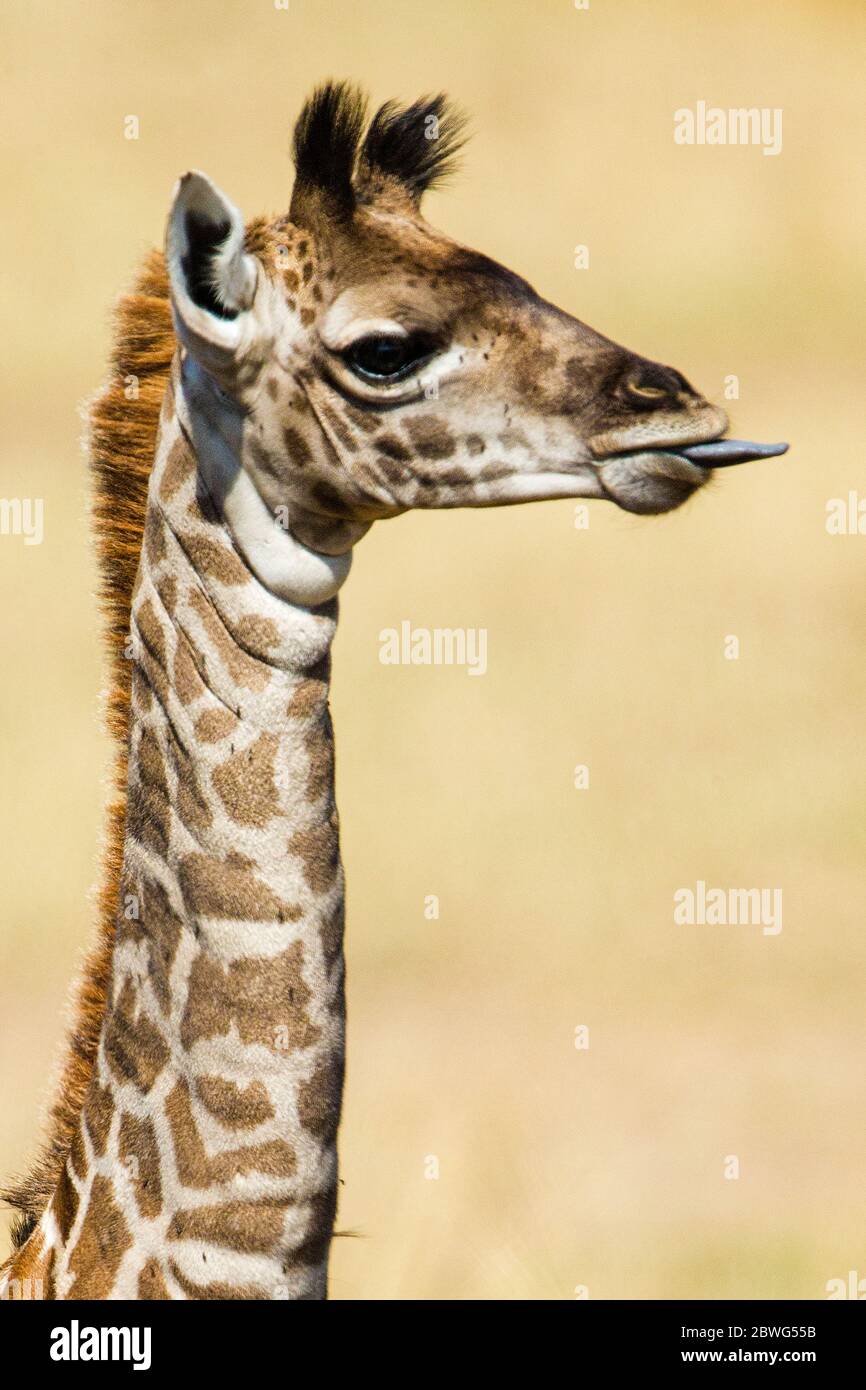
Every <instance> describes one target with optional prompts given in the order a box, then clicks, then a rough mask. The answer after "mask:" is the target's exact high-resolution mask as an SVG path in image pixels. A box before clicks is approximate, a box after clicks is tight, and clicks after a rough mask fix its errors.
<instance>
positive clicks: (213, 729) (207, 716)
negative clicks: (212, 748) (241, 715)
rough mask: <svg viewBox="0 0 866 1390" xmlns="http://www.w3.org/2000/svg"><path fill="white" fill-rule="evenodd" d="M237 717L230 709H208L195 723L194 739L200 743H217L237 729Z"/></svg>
mask: <svg viewBox="0 0 866 1390" xmlns="http://www.w3.org/2000/svg"><path fill="white" fill-rule="evenodd" d="M237 723H238V719H237V715H236V714H232V712H231V710H230V709H208V710H205V712H204V714H200V715H199V717H198V719H197V720H196V721H195V732H196V738H198V739H200V740H201V742H202V743H219V741H220V739H223V738H227V737H228V735H229V734H230V733H232V732H233V731H234V730H235V729H236V728H237Z"/></svg>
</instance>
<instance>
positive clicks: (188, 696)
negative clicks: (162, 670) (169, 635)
mask: <svg viewBox="0 0 866 1390" xmlns="http://www.w3.org/2000/svg"><path fill="white" fill-rule="evenodd" d="M174 688H175V691H176V692H177V697H178V699H179V700H180V701H181V703H182V704H184V705H191V704H192V702H193V700H197V699H198V697H199V695H201V694H202V693H203V692H204V690H205V689H206V688H207V687H206V686H205V683H204V681H203V680H202V678H201V676H200V675H199V673H198V667H197V666H196V664H195V662H194V661H193V658H192V653H191V651H190V646H189V642H188V641H187V639H186V637H185V636H184V635H183V633H180V634H179V635H178V641H177V646H176V648H175V653H174Z"/></svg>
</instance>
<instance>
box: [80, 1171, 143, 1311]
mask: <svg viewBox="0 0 866 1390" xmlns="http://www.w3.org/2000/svg"><path fill="white" fill-rule="evenodd" d="M131 1245H132V1236H131V1234H130V1232H129V1228H128V1226H127V1224H126V1222H125V1220H124V1218H123V1212H122V1211H121V1210H120V1208H119V1207H118V1206H117V1204H116V1202H115V1200H114V1193H113V1190H112V1186H111V1182H110V1181H109V1179H108V1178H104V1177H103V1176H102V1175H101V1174H97V1176H96V1177H95V1178H94V1180H93V1187H92V1188H91V1190H90V1200H89V1201H88V1204H87V1211H86V1212H85V1216H84V1220H83V1222H82V1224H81V1230H80V1232H79V1235H78V1240H77V1241H76V1242H75V1246H74V1248H73V1250H72V1254H71V1255H70V1257H69V1268H70V1270H71V1272H72V1274H73V1275H74V1276H75V1277H74V1279H73V1282H72V1286H71V1288H70V1290H69V1293H68V1295H67V1297H68V1298H70V1299H74V1298H93V1299H104V1298H106V1297H107V1295H108V1294H109V1293H110V1292H111V1286H112V1284H113V1283H114V1277H115V1275H116V1274H117V1271H118V1269H119V1268H120V1262H121V1260H122V1259H123V1256H124V1255H125V1253H126V1251H127V1250H128V1249H129V1247H130V1246H131Z"/></svg>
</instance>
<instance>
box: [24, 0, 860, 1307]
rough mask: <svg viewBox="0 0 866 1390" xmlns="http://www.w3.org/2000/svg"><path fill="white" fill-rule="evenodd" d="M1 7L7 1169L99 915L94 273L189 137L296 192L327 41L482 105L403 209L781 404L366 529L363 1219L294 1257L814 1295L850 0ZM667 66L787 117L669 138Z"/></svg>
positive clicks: (623, 1288) (693, 90)
mask: <svg viewBox="0 0 866 1390" xmlns="http://www.w3.org/2000/svg"><path fill="white" fill-rule="evenodd" d="M2 27H3V31H4V32H3V39H2V45H0V51H2V54H3V58H2V63H3V92H4V111H3V126H4V134H5V137H6V138H5V140H4V147H5V149H4V155H3V164H4V167H3V187H4V192H5V198H4V216H3V218H2V226H0V237H2V261H0V264H2V267H3V285H4V295H5V299H6V305H7V312H6V318H5V332H4V334H3V337H2V354H3V362H2V402H3V416H2V418H3V430H2V437H0V449H2V474H0V495H3V496H7V497H8V496H21V497H42V498H44V500H45V518H46V519H45V540H44V544H43V545H42V546H41V547H24V546H23V545H22V542H21V540H20V538H14V537H8V536H7V537H2V538H0V583H2V590H0V592H2V612H0V640H2V664H3V676H2V682H0V746H2V796H0V884H2V896H0V953H2V960H0V1026H2V1039H0V1170H2V1171H3V1172H4V1173H8V1172H9V1171H10V1170H12V1169H15V1168H18V1167H20V1166H21V1165H22V1164H23V1163H24V1162H25V1161H26V1159H27V1157H28V1155H29V1154H30V1153H31V1152H32V1150H33V1147H34V1145H35V1143H36V1140H37V1136H38V1134H39V1123H40V1111H41V1107H42V1106H43V1104H44V1102H45V1100H46V1098H47V1096H48V1094H49V1090H50V1078H51V1074H52V1065H53V1058H54V1057H55V1055H56V1052H57V1048H58V1045H59V1042H60V1038H61V1036H62V1029H63V1009H64V1004H65V999H66V995H67V986H68V981H69V978H70V976H71V974H72V972H73V970H74V968H75V966H76V964H77V962H78V960H79V958H80V953H81V950H82V947H83V945H84V943H85V941H86V940H87V939H88V935H89V932H90V923H91V920H92V916H93V911H92V906H91V902H90V901H89V898H88V893H89V886H90V885H91V883H92V882H93V880H94V878H95V872H96V867H95V866H96V850H97V843H98V836H99V833H100V825H101V809H102V800H103V794H104V779H105V771H106V760H107V749H106V743H105V740H104V737H103V735H102V733H101V730H100V724H99V716H98V708H97V697H98V693H99V690H100V685H101V660H100V648H99V640H98V628H97V617H96V608H95V601H94V597H93V591H94V584H95V570H94V562H93V556H92V554H91V551H90V548H89V540H88V526H87V519H86V482H85V470H84V464H83V461H82V458H81V456H80V454H79V447H78V435H79V421H78V419H77V416H76V408H77V406H78V403H79V402H80V401H81V400H82V398H84V397H85V396H86V395H87V394H89V393H90V392H91V391H92V390H93V389H94V388H95V387H96V385H97V384H98V383H99V381H100V379H101V377H102V374H103V371H104V363H105V359H106V351H107V343H108V314H109V307H110V305H111V302H112V300H113V298H114V296H115V295H116V294H117V293H118V292H119V290H120V289H121V288H122V287H123V286H124V284H125V283H127V282H128V281H129V279H130V277H131V275H132V272H133V269H134V267H135V265H136V263H137V262H138V260H139V258H140V256H141V255H142V253H143V252H144V251H145V249H146V248H147V247H149V246H150V245H151V244H152V243H154V242H159V241H160V240H161V237H162V229H163V222H164V217H165V214H166V211H167V208H168V203H169V199H170V195H171V188H172V184H173V182H174V180H175V178H176V177H177V176H178V174H180V173H181V172H183V171H184V170H185V169H187V168H188V167H191V166H193V167H200V168H203V169H205V170H207V171H208V172H209V173H210V174H211V176H212V177H214V178H215V179H216V180H217V181H218V182H219V183H220V184H221V185H222V187H223V188H224V189H225V190H226V191H227V192H228V193H229V195H230V196H231V197H232V198H233V199H234V200H235V201H236V202H237V203H238V204H239V206H241V207H242V208H243V209H244V211H245V213H246V214H247V215H252V214H254V213H256V212H259V211H264V210H268V209H270V210H273V211H277V210H282V209H284V208H285V206H286V202H287V198H288V192H289V188H290V182H291V175H290V167H289V161H288V155H287V151H288V131H289V128H290V124H291V122H292V120H293V118H294V116H295V115H296V114H297V111H298V109H299V106H300V104H301V101H302V99H303V98H304V96H305V94H306V93H307V92H308V90H309V89H310V87H311V86H312V84H313V83H314V82H315V81H316V80H319V79H321V78H322V77H325V76H328V75H335V76H349V77H353V78H356V79H358V80H360V81H362V82H363V83H364V84H365V85H367V86H368V87H369V89H370V90H371V92H372V95H373V97H374V98H375V99H376V100H384V99H385V98H388V97H391V96H399V97H402V98H406V99H411V98H413V97H414V96H416V95H417V94H419V93H420V92H424V91H429V90H438V89H440V88H442V87H444V88H447V89H448V90H449V91H450V92H451V93H452V95H453V96H454V97H456V98H457V99H458V100H459V101H460V102H461V103H463V104H464V105H465V106H466V107H468V108H469V109H470V111H471V113H472V118H473V125H474V130H475V136H474V138H473V140H472V143H471V144H470V146H469V148H468V150H467V152H466V157H465V160H464V166H463V172H462V175H461V177H460V178H459V180H458V181H457V182H456V183H455V184H454V185H453V187H452V188H451V189H450V190H448V191H443V192H441V193H437V194H435V195H433V196H431V197H430V198H429V204H428V208H427V212H428V216H430V218H431V220H434V221H436V222H437V223H438V224H439V225H440V226H442V227H444V228H445V229H446V230H447V231H449V232H450V233H451V234H452V235H454V236H456V237H457V238H459V239H460V240H462V241H464V242H467V243H469V244H471V245H473V246H476V247H478V248H479V249H482V250H484V251H486V252H487V253H488V254H490V255H493V256H495V257H497V258H498V259H500V260H502V261H504V262H506V263H507V264H509V265H511V266H512V267H513V268H515V269H517V270H519V271H520V272H521V273H523V274H524V275H526V277H527V278H528V279H530V280H531V281H532V282H533V283H534V284H535V285H536V287H537V288H538V289H539V290H540V291H541V292H542V293H543V294H544V295H545V296H546V297H548V298H550V299H553V300H554V301H556V302H557V303H559V304H561V305H562V306H563V307H564V308H565V309H567V310H568V311H570V312H572V313H575V314H577V315H578V316H579V317H582V318H584V319H586V320H587V321H588V322H589V323H591V324H592V325H593V326H595V327H596V328H598V329H600V330H601V331H602V332H604V333H606V334H608V335H609V336H611V337H613V338H615V339H617V340H619V341H620V342H623V343H625V344H626V345H628V346H629V347H631V348H633V349H635V350H637V351H639V352H642V353H644V354H646V355H648V356H651V357H655V358H658V359H660V360H662V361H666V362H670V363H672V364H673V365H675V366H677V367H678V368H679V369H681V370H682V371H683V372H685V374H686V375H687V376H688V377H689V378H690V379H691V380H692V381H693V382H694V383H695V384H696V385H698V386H700V388H701V389H703V390H704V391H705V392H706V394H708V395H710V396H711V397H714V398H715V399H718V400H720V399H721V398H722V392H723V383H724V379H725V377H726V376H727V375H728V374H731V373H735V374H737V375H738V377H739V379H740V399H739V401H738V402H734V403H733V404H732V406H731V410H732V415H733V424H734V427H735V430H736V432H738V433H740V434H745V435H747V436H752V437H755V438H760V439H776V438H780V437H781V438H789V439H790V440H791V441H792V445H793V447H792V450H791V453H790V455H789V456H788V458H787V459H786V460H785V461H784V462H778V461H775V462H770V463H766V464H763V465H757V464H756V465H752V466H751V467H749V468H744V469H741V470H734V471H732V472H728V473H723V474H720V475H719V476H718V478H717V480H716V482H715V484H714V485H713V487H712V488H710V489H707V490H706V491H705V493H704V494H703V495H701V496H700V497H699V498H697V499H695V500H694V502H693V503H692V504H691V505H690V506H688V507H687V508H685V509H684V510H683V511H682V512H679V513H676V514H675V515H672V516H670V517H667V518H662V519H658V520H653V519H640V518H634V517H629V516H626V515H624V514H622V513H619V512H617V511H616V510H615V509H614V508H613V507H612V506H609V505H605V504H591V522H590V527H589V529H588V530H587V531H577V530H575V529H574V527H573V507H572V505H571V504H570V503H568V502H558V503H548V504H543V505H540V506H536V507H534V508H520V509H508V510H505V511H502V512H499V513H496V512H487V513H465V514H441V515H435V514H430V515H417V516H409V517H405V518H402V519H401V520H399V521H396V522H390V523H386V524H383V525H381V526H379V527H376V528H374V531H373V532H372V533H371V535H370V536H369V537H368V538H367V539H366V540H365V541H364V542H363V544H362V545H361V546H360V547H359V549H358V553H357V556H356V561H355V570H354V572H353V575H352V578H351V581H350V583H349V584H348V586H347V588H346V589H345V591H344V598H343V609H342V626H341V631H340V634H339V636H338V639H337V645H336V661H335V680H334V695H333V704H334V714H335V720H336V726H337V741H338V792H339V799H340V809H341V814H342V821H343V827H344V856H345V860H346V868H347V875H348V884H349V899H348V901H349V926H348V966H349V1020H350V1027H349V1074H348V1090H347V1100H346V1111H345V1122H344V1125H343V1129H342V1174H343V1182H344V1185H343V1188H342V1199H341V1216H340V1224H341V1226H342V1228H344V1229H347V1230H351V1231H355V1232H357V1233H359V1235H360V1237H361V1238H360V1239H356V1240H341V1241H338V1242H337V1243H336V1249H335V1254H334V1261H333V1281H332V1284H333V1294H334V1296H335V1297H337V1298H344V1299H357V1298H366V1297H389V1298H423V1299H438V1298H506V1299H509V1298H544V1299H559V1298H571V1297H573V1296H574V1289H575V1287H576V1286H578V1285H585V1286H587V1287H588V1289H589V1293H590V1296H591V1297H592V1298H616V1297H620V1298H622V1297H625V1298H635V1297H646V1296H650V1297H656V1298H670V1297H685V1298H712V1297H727V1296H737V1297H747V1298H769V1297H783V1298H820V1297H822V1296H823V1295H824V1288H825V1284H826V1282H827V1280H828V1279H830V1278H832V1277H836V1276H846V1275H847V1271H848V1270H849V1269H851V1268H857V1269H858V1270H859V1272H860V1275H861V1276H864V1275H866V1242H864V1207H866V1188H864V1167H866V1129H864V1123H863V1114H864V1098H866V1097H864V1090H866V1086H864V1060H866V1059H864V1008H863V994H864V952H863V939H864V930H863V928H864V921H863V918H864V913H863V907H864V900H866V892H864V888H866V885H864V873H863V849H864V844H863V840H864V833H863V817H862V806H863V793H864V781H866V778H864V759H863V754H862V749H861V739H862V730H863V708H864V663H863V654H862V647H863V637H864V626H866V602H864V590H863V582H862V575H863V565H864V557H866V538H864V537H852V536H848V537H831V536H829V535H828V534H827V533H826V531H825V527H824V515H825V504H826V501H827V499H828V498H831V497H843V496H846V495H847V493H848V490H849V489H850V488H856V487H857V486H858V485H859V486H860V487H861V488H862V487H863V485H864V475H863V381H864V374H863V368H864V362H863V357H864V349H863V337H862V325H861V324H860V323H859V322H858V320H857V310H858V307H859V306H860V305H861V304H862V294H863V278H862V257H863V251H862V247H863V233H864V186H863V182H862V179H861V178H860V177H859V175H858V169H859V167H860V161H861V157H862V137H863V127H864V115H863V103H862V93H861V89H860V85H859V82H860V75H861V64H862V53H863V44H864V38H866V16H864V14H863V12H862V9H860V7H859V6H858V5H857V4H855V3H850V4H848V3H841V2H839V3H824V4H821V5H815V4H807V3H804V4H797V3H792V2H791V0H787V3H784V4H783V3H781V2H780V0H777V3H772V2H770V3H766V4H762V5H760V6H757V5H754V4H753V3H750V2H749V0H733V3H726V4H724V5H720V4H710V3H706V2H705V0H704V3H694V0H681V3H674V0H670V2H668V3H662V2H661V0H660V2H659V3H655V4H652V5H647V4H645V3H643V0H616V3H613V0H608V2H607V3H605V0H592V3H591V8H590V10H589V11H588V12H579V11H577V10H575V9H574V7H573V5H572V4H571V3H569V0H544V3H538V0H536V2H535V3H533V4H532V5H526V4H521V3H514V2H513V0H498V2H497V3H484V2H482V0H476V2H475V3H473V4H472V5H467V4H466V3H464V2H463V0H438V3H436V4H427V3H407V0H400V2H399V3H397V0H352V3H348V2H347V0H344V2H343V3H327V0H322V2H321V3H316V4H314V3H313V0H290V4H289V9H288V11H287V12H283V11H279V10H276V9H275V8H274V5H273V3H272V0H212V2H211V3H204V0H195V3H192V4H187V5H183V6H180V5H176V4H170V3H168V0H157V2H156V3H153V0H151V3H149V4H147V5H134V4H130V3H116V0H87V3H83V0H82V2H81V3H59V4H58V3H50V4H49V3H27V4H25V3H20V2H19V3H16V2H15V0H7V3H6V4H5V5H4V7H3V17H2ZM698 99H703V100H705V101H707V102H709V103H710V104H716V105H721V106H723V107H728V106H759V107H781V108H782V109H783V112H784V116H783V122H784V123H783V136H784V147H783V151H782V153H781V155H780V156H779V157H777V158H767V157H765V156H763V155H762V153H761V151H760V149H756V148H708V147H704V148H697V147H696V148H682V147H678V146H676V145H675V144H674V141H673V138H672V127H673V112H674V110H676V109H677V108H679V107H682V106H690V105H693V104H694V103H695V102H696V101H697V100H698ZM129 114H135V115H138V117H139V118H140V123H141V133H140V139H139V140H138V141H128V140H126V139H124V136H123V121H124V117H125V116H127V115H129ZM578 243H586V244H587V245H588V246H589V248H590V258H591V259H590V269H589V270H588V271H577V270H575V269H574V268H573V254H574V247H575V245H576V244H578ZM404 618H408V619H410V620H411V621H412V622H413V623H415V624H420V625H426V626H430V627H435V626H447V627H453V626H468V627H473V626H483V627H486V628H487V629H488V632H489V672H488V674H487V675H486V676H485V677H484V678H482V679H471V678H469V677H467V675H466V674H465V672H462V671H459V670H448V669H424V668H422V669H413V668H400V667H397V668H395V667H386V666H382V665H380V664H379V661H378V649H379V644H378V634H379V632H380V630H381V629H382V628H385V627H390V626H397V625H398V624H399V622H400V621H401V620H402V619H404ZM730 633H733V634H736V635H737V636H738V637H739V640H740V644H741V655H740V659H739V660H738V661H728V660H725V659H724V656H723V641H724V638H725V636H726V635H727V634H730ZM577 763H586V764H588V765H589V767H590V777H591V785H590V790H588V791H582V792H579V791H576V790H575V789H574V787H573V783H572V773H573V768H574V766H575V764H577ZM699 878H700V879H704V880H706V881H707V882H709V883H711V884H718V885H721V886H725V887H729V886H744V887H750V886H767V887H781V888H782V889H783V893H784V928H783V931H782V933H781V934H780V935H779V936H776V937H764V936H763V935H762V934H761V932H760V929H759V928H757V927H747V926H742V927H727V928H720V927H715V928H713V927H698V926H695V927H677V926H675V925H674V924H673V918H672V894H673V892H674V890H675V889H676V888H677V887H680V886H688V885H694V883H695V882H696V880H697V879H699ZM434 893H435V894H438V895H439V897H440V900H441V917H440V920H439V921H438V922H428V921H427V920H425V917H424V912H423V905H424V898H425V895H427V894H434ZM581 1024H585V1025H587V1026H588V1027H589V1029H590V1043H591V1045H590V1048H589V1050H588V1051H577V1050H576V1049H575V1047H574V1031H575V1028H576V1027H577V1026H578V1025H581ZM731 1154H736V1155H737V1156H738V1157H739V1161H740V1165H741V1176H740V1178H739V1180H738V1181H729V1180H725V1178H724V1161H725V1157H726V1155H731ZM429 1155H436V1156H437V1157H438V1162H439V1173H440V1176H439V1178H438V1180H428V1179H427V1178H426V1177H425V1160H426V1159H427V1157H428V1156H429Z"/></svg>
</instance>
